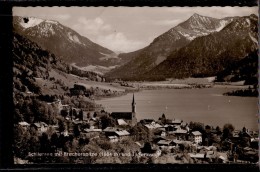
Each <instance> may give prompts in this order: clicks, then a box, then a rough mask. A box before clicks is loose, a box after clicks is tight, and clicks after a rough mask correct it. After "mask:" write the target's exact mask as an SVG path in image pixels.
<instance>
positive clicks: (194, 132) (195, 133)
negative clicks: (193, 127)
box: [192, 131, 201, 136]
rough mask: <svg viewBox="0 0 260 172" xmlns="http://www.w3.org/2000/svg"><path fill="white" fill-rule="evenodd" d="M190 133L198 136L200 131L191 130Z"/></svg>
mask: <svg viewBox="0 0 260 172" xmlns="http://www.w3.org/2000/svg"><path fill="white" fill-rule="evenodd" d="M192 134H193V135H194V136H200V135H201V132H199V131H193V132H192Z"/></svg>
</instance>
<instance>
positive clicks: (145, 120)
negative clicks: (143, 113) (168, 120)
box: [140, 119, 155, 125]
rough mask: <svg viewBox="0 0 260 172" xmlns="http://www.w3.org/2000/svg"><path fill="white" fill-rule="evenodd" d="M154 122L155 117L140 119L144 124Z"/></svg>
mask: <svg viewBox="0 0 260 172" xmlns="http://www.w3.org/2000/svg"><path fill="white" fill-rule="evenodd" d="M153 122H155V120H154V119H142V120H140V123H141V124H143V125H146V124H151V123H153Z"/></svg>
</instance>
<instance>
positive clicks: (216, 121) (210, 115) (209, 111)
mask: <svg viewBox="0 0 260 172" xmlns="http://www.w3.org/2000/svg"><path fill="white" fill-rule="evenodd" d="M232 90H234V88H229V87H213V88H204V89H161V90H142V91H140V92H136V93H135V101H136V106H137V107H136V109H137V110H136V111H137V119H138V120H140V119H145V118H146V119H147V118H150V119H151V118H152V119H155V120H157V119H158V118H159V117H160V116H161V115H162V114H163V113H164V114H165V115H166V118H170V119H174V118H177V119H182V120H183V121H185V122H190V121H194V122H202V123H204V124H205V125H212V126H215V127H216V126H220V127H223V125H224V124H226V123H231V124H233V125H234V126H235V129H239V130H240V129H242V128H243V127H244V126H245V127H246V128H248V129H249V130H258V98H256V97H237V96H223V95H222V94H223V93H224V92H228V91H232ZM132 97H133V94H132V93H129V94H127V95H124V96H121V97H114V98H104V99H102V100H98V101H96V103H98V104H102V105H103V106H104V107H105V110H106V111H107V112H128V111H129V112H130V111H131V103H132Z"/></svg>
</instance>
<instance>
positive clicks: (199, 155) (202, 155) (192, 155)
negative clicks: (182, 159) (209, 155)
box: [188, 153, 204, 158]
mask: <svg viewBox="0 0 260 172" xmlns="http://www.w3.org/2000/svg"><path fill="white" fill-rule="evenodd" d="M188 154H189V155H190V157H191V158H204V154H203V153H196V154H194V153H188Z"/></svg>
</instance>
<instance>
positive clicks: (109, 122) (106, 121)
mask: <svg viewBox="0 0 260 172" xmlns="http://www.w3.org/2000/svg"><path fill="white" fill-rule="evenodd" d="M100 121H101V126H102V129H105V128H107V127H114V126H115V125H116V120H115V119H114V118H112V117H110V116H108V115H103V116H102V117H101V118H100Z"/></svg>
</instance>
